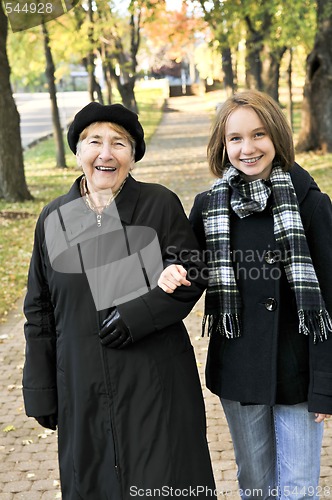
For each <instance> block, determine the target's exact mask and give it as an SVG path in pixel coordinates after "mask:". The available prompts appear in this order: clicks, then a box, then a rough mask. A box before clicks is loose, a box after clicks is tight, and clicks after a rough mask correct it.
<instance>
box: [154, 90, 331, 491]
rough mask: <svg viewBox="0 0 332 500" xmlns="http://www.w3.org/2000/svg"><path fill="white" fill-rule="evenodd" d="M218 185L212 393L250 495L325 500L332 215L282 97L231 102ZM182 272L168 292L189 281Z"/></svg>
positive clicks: (212, 208)
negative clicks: (297, 155) (298, 146)
mask: <svg viewBox="0 0 332 500" xmlns="http://www.w3.org/2000/svg"><path fill="white" fill-rule="evenodd" d="M208 161H209V166H210V169H211V171H212V173H213V174H214V175H215V176H216V177H217V178H218V179H217V180H216V182H215V183H214V184H213V186H212V188H211V189H210V190H209V191H207V192H204V193H201V194H199V195H198V196H197V197H196V199H195V202H194V206H193V208H192V211H191V214H190V221H191V223H192V226H193V229H194V231H195V234H196V237H197V239H198V241H199V243H200V246H201V248H202V251H203V253H204V256H205V261H206V263H207V266H208V269H209V285H208V288H207V292H206V299H205V316H204V322H203V328H204V327H205V326H207V328H208V333H209V334H210V344H209V351H208V358H207V366H206V383H207V387H208V388H209V389H210V390H211V391H212V392H213V393H215V394H217V395H218V396H219V397H220V399H221V403H222V406H223V409H224V412H225V415H226V418H227V421H228V425H229V428H230V432H231V435H232V440H233V445H234V450H235V456H236V462H237V466H238V481H239V486H240V492H241V496H242V498H243V499H250V498H264V499H267V498H280V499H284V498H292V499H307V498H311V499H312V498H319V491H320V488H319V475H320V453H321V444H322V436H323V421H324V419H325V418H327V417H329V416H330V414H331V413H332V336H331V330H332V322H331V316H330V315H332V209H331V201H330V199H329V197H328V196H327V195H326V194H323V193H322V192H321V191H320V190H319V188H318V186H317V184H316V183H315V182H314V180H313V179H312V178H311V177H310V175H309V174H308V173H307V172H306V171H305V170H304V169H302V168H301V167H300V166H299V165H297V164H296V163H294V147H293V139H292V132H291V129H290V127H289V125H288V124H287V121H286V119H285V117H284V114H283V112H282V111H281V109H280V108H279V106H278V104H277V103H276V102H275V101H273V99H272V98H271V97H269V96H268V95H266V94H263V93H261V92H258V91H254V90H248V91H245V92H241V93H238V94H235V95H233V96H231V97H230V98H229V99H227V101H226V102H225V103H224V104H223V106H222V107H221V109H220V111H219V114H218V117H217V120H216V123H215V125H214V128H213V130H212V134H211V138H210V141H209V144H208ZM189 284H190V275H189V273H188V275H187V272H186V270H185V269H184V268H183V267H182V266H180V265H171V266H169V267H168V268H166V269H165V270H164V272H163V273H162V275H161V278H160V280H159V286H161V288H163V290H164V291H165V292H168V293H172V291H173V290H174V289H175V288H176V287H177V286H180V285H186V286H189Z"/></svg>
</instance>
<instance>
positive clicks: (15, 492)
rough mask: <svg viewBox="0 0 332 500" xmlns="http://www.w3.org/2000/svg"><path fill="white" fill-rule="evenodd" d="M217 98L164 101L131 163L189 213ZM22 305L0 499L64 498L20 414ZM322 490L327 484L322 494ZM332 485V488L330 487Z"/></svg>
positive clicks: (196, 316) (227, 471) (212, 402)
mask: <svg viewBox="0 0 332 500" xmlns="http://www.w3.org/2000/svg"><path fill="white" fill-rule="evenodd" d="M218 100H220V96H219V98H218V95H214V96H213V97H212V96H211V97H210V96H203V97H181V98H173V99H170V100H169V103H168V109H167V111H166V112H165V114H164V117H163V119H162V122H161V124H160V126H159V128H158V130H157V133H156V134H155V136H154V137H153V139H152V141H151V143H150V144H149V146H148V153H147V155H146V157H145V158H144V160H143V161H142V162H140V163H139V164H138V165H137V167H136V169H137V170H136V172H134V175H135V176H136V177H137V179H140V180H147V181H154V182H160V183H162V184H165V185H166V186H168V187H170V188H171V189H173V190H174V191H175V192H176V193H178V195H179V196H180V198H181V200H182V201H183V204H184V206H185V209H186V210H187V211H189V209H190V207H191V205H192V202H193V198H194V195H195V193H197V192H199V191H202V190H204V189H205V188H207V187H208V186H209V185H210V182H211V178H210V176H209V174H208V173H207V165H206V159H205V157H206V144H207V138H208V134H209V127H210V115H209V112H210V111H212V112H213V110H214V107H215V105H216V103H217V102H218ZM21 309H22V303H21V302H20V303H19V304H17V308H16V309H15V310H14V311H13V312H12V313H11V314H9V316H8V321H7V322H6V323H5V324H1V325H0V366H1V370H0V464H1V466H0V500H14V499H15V500H16V499H23V500H41V499H42V500H50V499H52V500H53V499H59V498H61V494H60V488H59V480H58V464H57V444H56V433H55V432H52V431H47V430H45V429H43V428H42V427H40V426H38V424H36V422H35V421H34V419H28V418H26V417H25V415H24V409H23V401H22V396H21V378H22V366H23V360H24V340H23V317H22V313H21ZM202 314H203V304H202V300H201V301H199V302H198V304H197V305H196V306H195V308H194V309H193V311H192V312H191V313H190V315H189V316H188V318H187V319H186V324H187V327H188V330H189V332H190V335H191V338H192V342H193V345H194V348H195V352H196V357H197V362H198V366H199V371H200V375H201V380H202V385H203V392H204V397H205V404H206V410H207V422H208V440H209V446H210V451H211V457H212V461H213V467H214V472H215V479H216V483H217V488H218V491H219V492H220V495H219V498H220V499H224V500H226V499H227V500H237V499H238V498H239V496H238V493H237V483H236V468H235V462H234V455H233V451H232V444H231V440H230V437H229V433H228V429H227V425H226V422H225V418H224V415H223V412H222V410H221V407H220V404H219V400H218V398H217V397H216V396H214V395H213V394H211V393H210V392H209V391H208V390H207V389H206V388H205V385H204V366H205V358H206V351H207V343H208V340H207V338H206V337H204V338H201V336H200V322H201V318H202ZM331 437H332V425H331V422H328V424H327V426H326V432H325V437H324V446H323V452H322V468H321V486H322V493H321V497H322V498H332V449H331V446H330V445H331ZM324 487H326V489H325V491H324ZM330 490H331V491H330ZM94 500H99V499H94Z"/></svg>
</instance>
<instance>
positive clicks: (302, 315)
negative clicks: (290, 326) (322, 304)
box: [298, 309, 332, 344]
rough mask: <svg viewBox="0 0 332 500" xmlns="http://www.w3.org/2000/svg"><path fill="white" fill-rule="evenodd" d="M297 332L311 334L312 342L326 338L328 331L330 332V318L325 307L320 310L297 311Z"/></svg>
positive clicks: (331, 330)
mask: <svg viewBox="0 0 332 500" xmlns="http://www.w3.org/2000/svg"><path fill="white" fill-rule="evenodd" d="M298 315H299V332H300V333H303V334H304V335H312V336H313V340H314V343H315V344H316V343H317V341H318V340H319V341H321V342H323V341H324V340H327V336H328V334H329V333H332V320H331V316H330V315H329V313H328V311H327V310H326V309H321V310H320V311H304V310H303V309H301V310H300V311H298Z"/></svg>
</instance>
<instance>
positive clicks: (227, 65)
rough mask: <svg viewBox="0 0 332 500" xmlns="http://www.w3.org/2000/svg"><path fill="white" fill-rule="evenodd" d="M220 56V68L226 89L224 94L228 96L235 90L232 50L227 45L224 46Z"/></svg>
mask: <svg viewBox="0 0 332 500" xmlns="http://www.w3.org/2000/svg"><path fill="white" fill-rule="evenodd" d="M221 58H222V70H223V73H224V88H225V90H226V95H227V96H229V95H231V94H233V93H234V91H235V85H234V73H233V65H232V52H231V49H230V48H229V47H225V48H223V49H222V51H221Z"/></svg>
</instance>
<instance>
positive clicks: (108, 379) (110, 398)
mask: <svg viewBox="0 0 332 500" xmlns="http://www.w3.org/2000/svg"><path fill="white" fill-rule="evenodd" d="M96 217H97V226H98V227H101V219H102V215H101V214H96ZM99 239H100V236H97V238H96V245H97V251H96V259H97V262H96V264H97V266H98V263H99V262H100V243H99ZM96 320H97V331H98V332H99V329H100V324H101V321H100V314H99V311H98V310H96ZM100 349H101V357H102V364H103V372H104V380H105V387H106V393H107V396H108V405H109V417H110V425H111V433H112V439H113V453H114V469H115V474H116V477H117V479H118V481H119V488H120V492H121V498H123V493H122V482H121V471H120V467H119V463H118V451H117V450H118V439H117V435H116V429H115V419H114V414H113V395H112V394H113V391H112V381H111V377H110V372H109V367H108V359H107V349H105V347H103V346H102V344H100Z"/></svg>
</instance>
